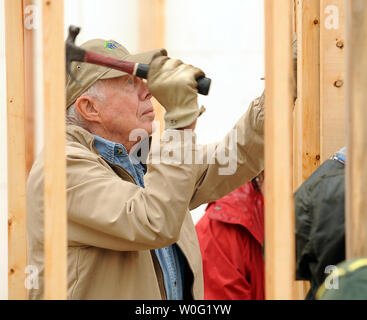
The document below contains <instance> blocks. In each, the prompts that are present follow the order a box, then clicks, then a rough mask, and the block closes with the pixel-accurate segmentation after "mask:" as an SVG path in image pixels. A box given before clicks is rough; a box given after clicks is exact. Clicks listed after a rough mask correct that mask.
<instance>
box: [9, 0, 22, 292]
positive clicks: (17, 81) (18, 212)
mask: <svg viewBox="0 0 367 320" xmlns="http://www.w3.org/2000/svg"><path fill="white" fill-rule="evenodd" d="M5 38H6V44H5V47H6V49H5V50H6V81H7V110H8V112H7V113H8V114H7V121H8V122H7V127H8V208H9V209H8V210H9V212H8V225H9V227H8V248H9V262H8V266H9V267H8V268H9V282H8V287H9V291H8V297H9V299H26V298H27V290H26V288H25V285H24V281H25V273H24V271H25V267H26V265H27V244H26V157H25V125H24V124H25V80H24V38H23V0H5Z"/></svg>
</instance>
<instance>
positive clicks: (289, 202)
mask: <svg viewBox="0 0 367 320" xmlns="http://www.w3.org/2000/svg"><path fill="white" fill-rule="evenodd" d="M292 10H293V8H292V2H291V1H290V0H277V1H273V0H265V21H266V29H265V45H266V50H265V52H266V59H265V78H266V83H265V87H266V98H265V100H266V108H265V110H266V117H265V172H266V184H265V234H266V237H265V242H266V243H265V261H266V263H265V271H266V283H265V288H266V298H267V299H292V297H293V282H294V279H295V273H294V267H295V261H294V260H295V256H294V249H295V244H294V213H293V212H294V208H293V188H292V109H293V77H294V75H293V65H292V50H291V43H292V14H293V12H292Z"/></svg>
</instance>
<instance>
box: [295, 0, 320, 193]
mask: <svg viewBox="0 0 367 320" xmlns="http://www.w3.org/2000/svg"><path fill="white" fill-rule="evenodd" d="M297 62H298V63H297V64H298V66H297V104H296V110H295V112H296V119H297V121H296V122H295V126H296V128H295V137H294V139H295V141H294V144H295V145H296V146H297V149H296V150H295V151H296V152H295V157H296V158H297V161H296V163H297V168H296V171H297V175H296V178H297V179H296V180H295V186H294V187H295V189H297V188H298V187H299V186H300V185H301V184H302V183H303V181H305V180H306V179H307V178H308V177H309V176H310V175H311V174H312V173H313V172H314V171H315V170H316V169H317V168H318V166H319V165H320V1H319V0H297Z"/></svg>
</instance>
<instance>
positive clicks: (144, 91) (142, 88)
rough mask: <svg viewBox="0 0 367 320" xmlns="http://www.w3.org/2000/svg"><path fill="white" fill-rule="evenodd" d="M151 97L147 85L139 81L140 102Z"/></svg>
mask: <svg viewBox="0 0 367 320" xmlns="http://www.w3.org/2000/svg"><path fill="white" fill-rule="evenodd" d="M151 97H152V94H151V93H150V92H149V90H148V86H147V84H146V83H145V82H144V81H143V80H141V79H139V99H140V100H141V101H145V100H147V99H150V98H151Z"/></svg>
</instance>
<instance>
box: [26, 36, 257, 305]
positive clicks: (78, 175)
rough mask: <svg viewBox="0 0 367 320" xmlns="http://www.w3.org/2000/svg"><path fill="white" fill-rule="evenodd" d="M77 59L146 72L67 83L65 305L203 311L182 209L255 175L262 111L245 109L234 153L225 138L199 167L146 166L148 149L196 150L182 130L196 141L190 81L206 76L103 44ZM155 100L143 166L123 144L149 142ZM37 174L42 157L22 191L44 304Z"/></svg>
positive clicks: (196, 253) (91, 68)
mask: <svg viewBox="0 0 367 320" xmlns="http://www.w3.org/2000/svg"><path fill="white" fill-rule="evenodd" d="M82 47H84V48H85V49H87V50H91V51H94V52H97V53H100V54H104V55H108V56H111V57H115V58H120V59H124V60H130V61H135V62H140V63H151V68H150V71H149V76H148V80H147V82H145V81H143V80H141V79H139V78H136V77H134V76H131V75H127V74H125V73H123V72H120V71H115V70H111V69H108V68H104V67H99V66H95V65H91V64H85V63H73V65H72V71H73V72H74V74H75V75H76V76H77V78H78V80H79V81H80V83H79V84H78V83H76V82H75V81H73V79H71V78H70V77H68V79H67V84H66V89H67V90H66V94H67V105H66V107H67V123H68V126H67V147H66V161H67V213H68V298H69V299H202V298H203V274H202V261H201V256H200V249H199V245H198V240H197V236H196V233H195V228H194V224H193V221H192V219H191V216H190V213H189V209H193V208H195V207H197V206H199V205H200V204H202V203H206V202H209V201H211V200H214V199H217V198H220V197H222V196H224V195H225V194H227V193H229V192H230V191H232V190H234V189H235V188H237V187H239V186H240V185H242V184H243V183H244V182H246V181H248V180H250V179H252V178H253V177H255V176H256V175H257V174H258V173H259V172H260V171H261V170H262V169H263V106H262V104H261V103H259V101H260V100H256V101H255V102H254V103H252V105H251V106H250V108H249V110H248V111H247V113H246V114H245V115H244V116H243V117H242V118H241V119H240V120H239V122H238V124H237V125H236V127H235V132H236V134H237V141H236V142H235V143H234V144H233V145H232V146H229V142H230V140H231V139H230V136H229V135H228V136H226V137H225V139H224V140H223V142H222V143H218V144H215V145H214V146H213V147H212V148H211V150H212V151H211V152H206V151H205V150H206V149H203V150H204V156H203V158H202V159H206V161H203V162H204V163H202V162H200V161H196V162H195V163H190V162H188V161H184V160H181V161H179V160H177V159H174V161H167V159H164V161H152V160H151V159H152V157H151V154H152V153H153V149H154V148H155V151H154V152H155V153H156V152H157V150H158V151H161V154H163V153H167V150H168V149H169V150H171V151H172V150H173V151H177V150H178V151H183V150H184V152H185V154H187V152H189V153H194V152H195V151H197V150H198V149H200V148H199V146H197V145H196V144H195V138H193V139H191V138H192V137H191V138H190V139H189V140H190V143H188V142H187V139H186V140H185V139H184V137H185V136H186V133H187V130H182V129H185V128H186V129H187V128H189V129H193V128H194V126H195V123H196V119H197V117H198V116H199V115H200V113H201V111H200V109H199V108H198V103H197V90H196V81H195V79H197V77H198V76H200V75H203V72H202V71H201V70H199V69H197V68H194V67H193V66H189V65H185V64H183V63H182V62H181V61H179V60H174V59H169V58H168V57H167V56H166V54H167V53H166V51H165V50H157V51H152V52H147V53H143V54H137V55H131V54H130V53H129V52H128V51H127V50H126V49H125V48H124V47H123V46H121V45H120V44H118V43H117V42H115V41H105V40H100V39H96V40H91V41H88V42H87V43H85V44H84V45H83V46H82ZM152 95H153V96H154V97H155V98H157V99H158V101H159V102H160V103H161V104H162V105H163V106H164V107H165V109H166V115H165V124H166V130H165V132H164V134H163V137H162V142H161V143H160V144H158V147H154V144H153V145H152V151H151V153H150V155H149V159H148V161H147V163H146V164H144V163H137V161H135V160H136V159H135V160H134V159H133V158H134V155H133V152H132V150H134V149H136V148H135V147H136V144H137V141H136V140H137V139H131V133H132V132H134V131H137V130H138V131H144V132H147V135H150V134H151V133H152V122H153V119H154V111H153V106H152V103H151V101H150V98H151V97H152ZM173 136H174V137H176V139H174V141H173V142H172V141H170V140H169V137H173ZM177 137H178V139H177ZM142 141H146V140H144V139H142ZM182 141H184V142H183V143H182ZM167 146H168V147H167ZM157 148H158V149H157ZM167 148H168V149H167ZM143 149H144V148H143ZM233 150H234V151H235V152H233ZM226 152H227V153H228V152H230V153H231V152H232V158H235V160H236V170H235V171H234V172H233V174H232V175H228V174H227V175H224V174H220V169H221V168H223V166H225V164H223V159H220V157H219V155H220V154H223V153H226ZM169 153H170V152H168V154H169ZM134 154H135V155H138V154H139V152H135V153H134ZM60 156H62V153H60ZM140 158H141V156H140ZM232 160H233V159H232ZM143 162H144V161H143ZM43 166H44V165H43V157H42V155H40V156H39V157H38V158H37V159H36V161H35V163H34V165H33V168H32V171H31V173H30V177H29V180H28V185H27V187H28V250H29V251H28V252H29V264H30V265H33V266H36V267H37V268H38V271H39V287H38V288H32V289H31V290H30V298H33V299H40V298H42V297H43V294H44V292H43V290H44V265H43Z"/></svg>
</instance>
